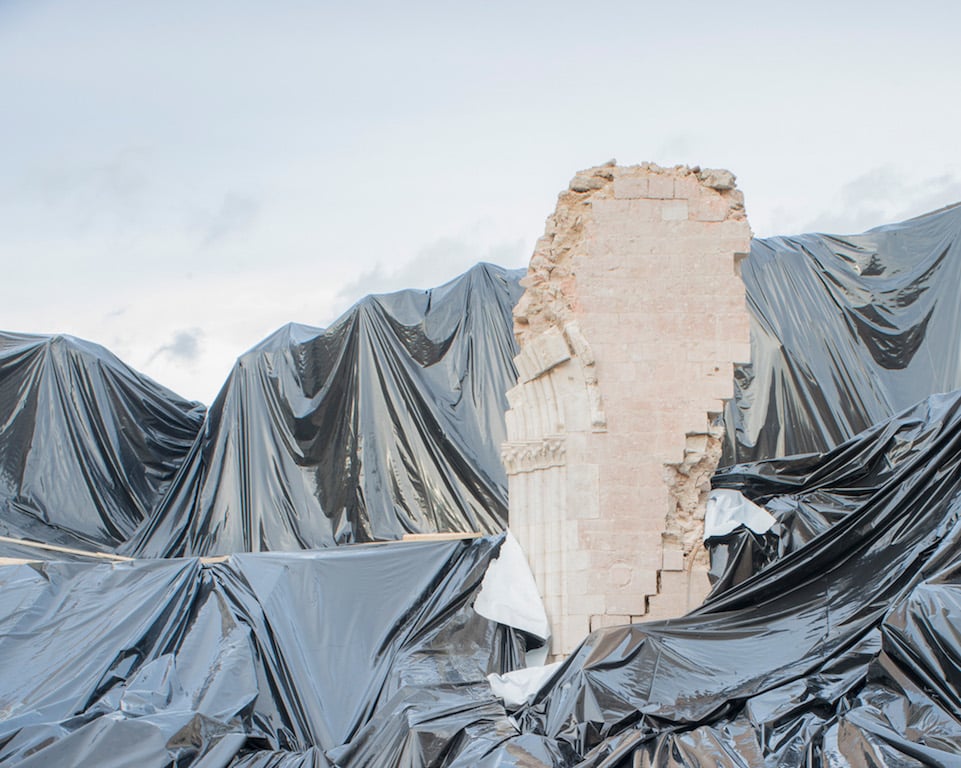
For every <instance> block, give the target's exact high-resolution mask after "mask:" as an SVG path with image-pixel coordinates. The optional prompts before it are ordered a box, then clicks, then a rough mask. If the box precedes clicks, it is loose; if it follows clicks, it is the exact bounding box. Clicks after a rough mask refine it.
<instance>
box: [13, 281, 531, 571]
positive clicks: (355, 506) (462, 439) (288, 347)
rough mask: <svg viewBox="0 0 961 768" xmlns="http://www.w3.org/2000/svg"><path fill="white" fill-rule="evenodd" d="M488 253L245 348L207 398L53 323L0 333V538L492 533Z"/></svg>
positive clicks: (497, 484)
mask: <svg viewBox="0 0 961 768" xmlns="http://www.w3.org/2000/svg"><path fill="white" fill-rule="evenodd" d="M522 274H523V273H522V271H520V270H515V271H509V270H504V269H501V268H499V267H495V266H492V265H489V264H481V265H478V266H477V267H475V268H473V269H471V270H470V271H469V272H467V273H465V274H464V275H463V276H461V277H459V278H457V279H455V280H452V281H451V282H449V283H447V284H446V285H443V286H441V287H439V288H435V289H433V290H429V291H400V292H398V293H394V294H389V295H384V296H369V297H367V298H366V299H364V300H363V301H361V302H359V303H358V304H357V305H355V306H354V307H353V308H352V309H351V310H350V311H348V312H347V313H346V314H345V315H344V316H343V317H342V318H341V319H340V320H339V321H338V322H337V323H335V324H334V325H333V326H331V327H330V328H329V329H326V330H323V329H318V328H311V327H308V326H303V325H288V326H286V327H284V328H282V329H281V330H279V331H278V332H277V333H275V334H273V335H272V336H270V337H269V338H267V339H265V340H264V341H263V342H261V343H260V344H258V345H257V346H256V347H254V348H253V349H251V350H250V351H249V352H247V353H246V354H245V355H243V356H242V357H241V358H240V359H239V360H238V361H237V364H236V365H235V367H234V369H233V371H232V373H231V375H230V377H229V378H228V380H227V382H226V384H225V385H224V387H223V389H222V391H221V392H220V395H219V396H218V397H217V400H216V401H215V403H214V404H213V405H212V406H211V408H210V410H209V412H207V413H206V418H205V410H204V408H203V406H201V405H200V404H199V403H192V402H187V401H185V400H183V399H182V398H180V397H178V396H177V395H175V394H174V393H173V392H170V391H169V390H166V389H164V388H162V387H160V386H158V385H157V384H155V383H154V382H152V381H151V380H149V379H147V378H146V377H144V376H142V375H140V374H138V373H136V372H135V371H133V370H132V369H130V368H128V367H126V366H124V365H123V364H122V363H121V362H120V361H119V360H117V359H116V358H115V357H114V356H113V355H111V354H110V353H109V352H108V351H106V350H105V349H103V348H102V347H98V346H97V345H94V344H90V343H88V342H83V341H79V340H77V339H72V338H70V337H65V336H53V337H49V336H25V335H18V334H4V335H2V336H0V535H7V536H10V537H13V538H25V539H32V540H34V541H40V542H46V543H50V544H56V545H60V546H66V547H73V548H79V549H93V550H97V551H119V552H121V553H123V554H126V555H135V556H140V557H158V556H160V557H173V556H182V555H208V554H228V553H232V552H245V551H261V550H275V551H290V550H299V549H312V548H316V547H327V546H333V545H335V544H346V543H356V542H367V541H381V540H392V539H399V538H401V537H402V536H403V535H404V534H407V533H434V532H480V533H494V532H497V531H500V530H503V528H504V527H505V524H506V520H507V479H506V475H505V473H504V469H503V467H502V465H501V462H500V444H501V443H502V442H503V441H504V439H505V438H506V435H505V427H504V412H505V411H506V409H507V401H506V394H505V393H506V391H507V390H508V389H509V388H510V387H511V386H513V385H514V383H515V382H516V371H515V369H514V362H513V357H514V354H515V352H516V347H515V342H514V336H513V319H512V315H511V311H512V309H513V306H514V304H515V302H516V300H517V298H518V297H519V296H520V292H521V289H520V287H519V284H518V281H519V279H520V277H521V276H522Z"/></svg>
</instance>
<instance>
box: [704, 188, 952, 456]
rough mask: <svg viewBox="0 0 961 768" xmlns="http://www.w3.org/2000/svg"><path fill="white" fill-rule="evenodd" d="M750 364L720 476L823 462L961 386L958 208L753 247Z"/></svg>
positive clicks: (748, 274) (733, 406) (739, 386)
mask: <svg viewBox="0 0 961 768" xmlns="http://www.w3.org/2000/svg"><path fill="white" fill-rule="evenodd" d="M741 276H742V278H743V279H744V286H745V291H746V294H747V300H748V307H749V309H750V311H751V315H752V325H751V362H750V364H747V365H742V366H739V367H737V368H736V370H735V392H734V394H735V396H734V399H733V400H732V401H731V402H730V403H729V404H728V406H727V408H726V409H725V413H724V423H725V428H726V439H725V446H724V458H723V459H722V461H721V464H722V466H726V465H730V464H734V463H739V462H747V461H758V460H761V459H768V458H774V457H778V456H789V455H793V454H800V453H809V452H823V451H826V450H829V449H831V448H834V447H835V446H837V445H840V444H841V443H843V442H844V441H845V440H847V439H848V438H850V437H853V436H854V435H856V434H858V433H860V432H861V431H863V430H865V429H867V428H869V427H870V426H872V425H874V424H877V423H879V422H882V421H884V420H886V419H888V418H890V417H891V416H893V415H895V414H896V413H899V412H900V411H902V410H904V409H905V408H908V407H910V406H912V405H914V404H915V403H917V402H920V401H921V400H923V399H924V398H926V397H927V396H928V395H931V394H935V393H939V392H949V391H953V390H955V389H957V388H959V387H961V345H959V344H958V328H959V327H961V302H959V301H958V300H957V297H958V294H959V292H961V206H955V207H952V208H949V209H946V210H942V211H938V212H935V213H931V214H928V215H925V216H921V217H919V218H916V219H911V220H910V221H906V222H902V223H900V224H891V225H888V226H883V227H878V228H877V229H872V230H870V231H869V232H866V233H864V234H862V235H853V236H845V237H841V236H836V235H818V234H807V235H799V236H796V237H770V238H763V239H761V238H756V239H754V240H753V241H752V243H751V252H750V255H749V256H748V257H747V258H746V259H744V261H742V262H741Z"/></svg>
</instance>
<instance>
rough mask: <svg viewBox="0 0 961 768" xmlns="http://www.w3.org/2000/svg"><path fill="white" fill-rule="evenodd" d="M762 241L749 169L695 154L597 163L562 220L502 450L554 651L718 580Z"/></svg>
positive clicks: (688, 603) (520, 309) (542, 268)
mask: <svg viewBox="0 0 961 768" xmlns="http://www.w3.org/2000/svg"><path fill="white" fill-rule="evenodd" d="M749 243H750V229H749V227H748V224H747V219H746V216H745V213H744V205H743V197H742V195H741V193H740V192H739V191H738V190H737V189H736V188H735V184H734V176H733V175H732V174H731V173H729V172H727V171H715V170H700V169H698V168H687V167H684V166H678V167H675V168H671V169H667V168H660V167H658V166H656V165H652V164H644V165H640V166H633V167H630V168H621V167H618V166H616V165H614V164H613V163H611V164H608V165H604V166H601V167H598V168H592V169H589V170H587V171H582V172H580V173H578V174H577V175H576V176H575V177H574V179H573V180H572V181H571V184H570V187H569V189H567V190H565V191H564V192H562V193H561V194H560V196H559V199H558V204H557V209H556V211H555V212H554V214H553V215H552V216H551V217H549V218H548V220H547V227H546V231H545V234H544V236H543V237H542V238H541V239H540V240H539V241H538V244H537V247H536V249H535V252H534V255H533V257H532V259H531V264H530V270H529V272H528V275H527V277H526V278H525V280H524V283H523V284H524V285H525V287H526V292H525V294H524V296H523V297H522V299H521V301H520V302H519V304H518V306H517V308H516V310H515V313H514V314H515V333H516V335H517V339H518V342H519V343H520V347H521V351H520V354H519V355H518V357H517V366H518V371H519V379H518V384H517V386H516V387H515V388H514V389H512V390H511V391H510V392H509V393H508V400H509V402H510V410H509V411H508V413H507V433H508V442H507V443H505V444H504V447H503V458H504V462H505V466H506V468H507V473H508V479H509V484H510V525H511V528H512V530H513V531H514V533H515V535H516V536H517V538H518V540H519V541H520V543H521V545H522V546H523V547H524V548H525V551H526V552H527V554H528V558H529V560H530V563H531V567H532V569H533V571H534V575H535V578H536V579H537V582H538V584H539V586H540V588H541V590H542V594H543V597H544V600H545V604H546V606H547V609H548V613H549V615H550V617H551V620H552V623H553V627H554V645H553V649H552V652H553V654H554V655H555V657H557V656H563V655H566V654H567V653H569V652H570V651H571V650H572V649H573V648H574V647H575V646H576V645H577V643H578V642H579V641H580V640H582V639H583V637H584V636H585V635H586V634H587V632H588V631H590V630H591V629H596V628H597V627H600V626H607V625H611V624H617V623H627V622H633V621H638V620H642V619H646V618H653V617H666V616H671V615H679V614H681V613H684V612H685V611H686V610H688V609H689V608H692V607H694V606H695V605H697V604H698V603H699V602H700V601H701V600H702V599H703V597H704V595H705V594H706V593H707V586H708V584H707V577H706V571H707V568H706V558H705V557H704V554H703V550H702V548H701V547H700V536H701V531H702V530H703V515H704V501H705V500H706V493H707V490H708V488H709V481H710V477H711V474H712V473H713V471H714V469H715V467H716V466H717V461H718V459H719V456H720V450H719V447H720V443H719V434H720V432H719V429H718V428H717V426H716V421H717V420H718V419H719V416H718V414H720V413H721V412H722V406H723V400H724V399H726V398H729V397H730V396H731V395H732V363H733V362H737V361H746V360H748V359H749V357H750V344H749V320H748V314H747V309H746V307H745V304H744V289H743V285H742V284H741V281H740V278H739V277H738V274H737V266H738V264H739V261H740V259H741V258H742V257H743V256H744V255H745V254H746V253H747V252H748V248H749ZM712 425H714V426H712Z"/></svg>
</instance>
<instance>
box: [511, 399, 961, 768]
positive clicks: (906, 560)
mask: <svg viewBox="0 0 961 768" xmlns="http://www.w3.org/2000/svg"><path fill="white" fill-rule="evenodd" d="M716 482H717V484H719V485H722V486H725V487H728V486H737V487H744V488H750V489H751V491H752V495H753V496H754V497H755V498H757V499H765V498H766V499H767V502H768V503H776V502H778V501H781V500H787V499H790V500H791V501H790V503H794V504H800V505H803V504H804V503H805V502H806V501H807V500H808V499H815V500H817V503H819V504H822V503H824V500H825V499H827V498H831V497H832V496H837V497H838V498H845V499H846V501H845V503H846V505H847V507H848V510H847V514H846V515H844V516H843V518H842V519H840V520H839V521H838V522H836V523H835V524H834V525H833V526H831V527H829V528H828V529H826V530H825V531H823V532H822V533H821V534H820V535H818V536H816V537H815V538H814V539H812V540H811V541H810V542H808V543H807V544H805V545H803V546H800V547H799V548H797V549H794V550H792V551H790V552H788V553H786V554H785V555H784V556H783V557H781V558H780V559H778V560H776V561H775V562H773V563H771V564H770V565H768V566H767V567H766V568H765V569H763V570H762V571H761V572H759V573H757V574H755V575H754V576H752V577H750V578H748V579H747V580H746V581H744V582H743V583H741V584H738V585H736V586H732V587H730V588H729V589H727V591H725V592H724V593H723V594H720V595H718V596H716V597H714V598H711V599H709V600H708V601H707V602H706V603H705V605H704V606H703V607H702V608H699V609H697V610H695V611H693V612H692V613H690V614H689V615H687V616H685V617H682V618H678V619H672V620H669V621H663V622H650V623H647V624H637V625H630V626H625V627H618V628H612V629H604V630H600V631H597V632H594V633H592V634H591V635H590V636H589V637H588V638H587V639H586V640H585V641H584V643H583V645H582V646H581V647H580V648H579V649H577V651H575V653H574V654H573V655H572V656H571V657H570V658H569V659H568V660H567V662H565V664H564V665H563V666H562V668H561V669H560V670H559V672H558V673H557V674H556V675H555V676H554V678H553V679H552V680H551V681H550V682H549V683H548V684H547V686H546V687H545V688H544V689H543V690H542V691H541V692H540V693H539V694H538V697H537V698H536V699H535V700H534V702H533V703H532V704H531V705H530V706H528V707H525V708H523V709H522V710H521V711H520V712H519V713H518V714H517V716H516V717H517V719H518V720H519V722H520V723H521V726H522V730H524V731H525V732H528V733H531V734H534V735H539V736H540V737H541V738H544V739H546V740H547V741H548V742H549V743H554V744H556V745H564V746H566V747H567V748H569V749H570V750H571V751H572V752H573V753H574V754H575V755H576V756H577V757H576V758H575V759H570V760H567V761H564V760H561V761H554V762H552V763H546V764H547V765H558V766H560V765H575V764H577V765H583V766H608V767H613V766H619V767H620V766H633V765H658V766H682V765H703V764H704V761H708V762H710V764H711V765H723V766H755V765H762V764H764V765H803V764H813V765H822V764H823V765H842V766H843V765H852V766H854V765H891V766H894V765H914V764H916V763H912V762H911V759H912V758H911V756H912V755H914V756H917V755H923V756H925V757H924V760H926V761H927V762H926V763H924V764H942V765H953V764H956V763H957V757H956V756H957V754H959V752H958V750H959V748H961V720H959V714H961V711H959V708H958V702H959V701H961V689H959V688H958V687H957V686H958V684H959V683H961V672H959V669H961V668H959V667H958V663H959V659H961V644H959V642H958V638H959V637H961V635H959V628H961V602H958V598H957V595H958V594H959V592H958V590H959V589H961V587H959V584H961V578H959V576H958V574H959V572H961V525H959V513H961V393H954V394H950V395H939V396H934V397H932V398H931V399H929V400H928V401H925V402H924V403H922V404H920V405H918V406H916V407H915V408H913V409H910V410H908V411H906V412H905V413H903V414H900V415H899V416H898V417H896V418H894V419H892V420H891V421H890V422H888V423H886V424H883V425H879V426H878V427H876V428H874V429H872V430H869V431H868V432H866V433H864V434H863V435H861V436H859V437H857V438H855V439H852V440H851V441H849V442H847V443H845V444H843V445H842V446H840V447H838V448H837V449H835V450H833V451H831V452H828V453H827V454H825V455H823V456H820V457H815V456H811V455H808V456H802V457H799V458H797V459H791V458H786V459H777V460H772V461H769V462H761V463H758V464H748V465H739V466H736V467H733V468H731V469H729V470H727V471H725V472H724V473H722V474H721V475H719V477H718V478H717V479H716ZM849 494H850V495H849ZM912 744H913V745H914V746H911V745H912ZM504 749H505V746H504V745H502V746H500V747H498V748H497V750H499V751H500V752H501V760H502V763H501V764H503V765H524V766H527V765H536V764H538V763H536V762H530V761H527V762H525V761H516V762H512V761H511V760H509V759H507V757H506V753H504V752H503V750H504Z"/></svg>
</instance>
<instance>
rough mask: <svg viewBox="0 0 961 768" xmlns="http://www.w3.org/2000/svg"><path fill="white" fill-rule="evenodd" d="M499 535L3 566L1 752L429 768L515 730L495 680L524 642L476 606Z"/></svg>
mask: <svg viewBox="0 0 961 768" xmlns="http://www.w3.org/2000/svg"><path fill="white" fill-rule="evenodd" d="M502 541H503V536H501V537H496V538H486V539H473V540H460V541H443V542H418V543H410V544H393V545H383V546H380V545H370V546H359V547H350V548H338V549H331V550H323V551H317V552H303V553H293V554H291V553H286V554H273V553H260V554H243V555H234V556H231V557H228V558H223V559H221V560H217V561H214V562H202V561H201V560H199V559H196V558H191V559H174V560H137V561H129V562H122V563H99V564H89V563H77V562H69V563H68V562H42V563H31V564H22V565H8V566H3V567H0V658H2V659H3V674H2V675H0V765H4V766H6V765H18V766H34V765H38V766H40V765H42V766H50V765H107V766H114V765H115V766H121V765H123V766H130V765H137V766H142V768H148V767H149V766H166V765H171V764H176V765H178V766H184V767H185V766H200V765H203V766H210V765H218V766H225V765H236V766H283V768H293V766H323V767H324V768H326V767H327V766H328V765H331V764H332V763H331V762H330V759H329V757H328V753H329V754H335V755H342V756H344V762H339V763H338V764H342V765H383V766H386V765H397V766H402V765H409V766H427V765H430V764H435V762H434V757H435V756H436V754H437V753H438V750H442V749H443V748H444V746H443V745H444V744H445V743H446V741H447V740H449V739H456V738H457V737H458V734H460V733H461V732H462V730H463V729H464V728H469V729H471V730H470V734H474V733H476V734H482V733H484V732H485V731H490V736H489V737H488V738H489V740H490V743H492V744H496V743H498V742H499V741H500V740H503V739H504V738H505V737H506V736H507V735H516V729H513V728H511V727H509V724H508V721H507V720H506V715H505V712H504V708H503V705H502V704H501V703H500V702H499V701H498V700H497V699H496V698H495V697H494V696H493V694H492V693H491V692H490V687H489V686H488V684H487V682H486V679H485V678H486V675H488V674H489V673H494V672H497V673H501V672H507V671H510V670H512V669H515V668H516V667H517V666H518V665H520V664H521V663H522V659H523V655H524V652H525V650H526V645H527V643H528V642H529V641H532V638H530V636H529V635H527V634H526V633H521V632H518V631H515V630H514V629H512V628H510V627H507V626H505V625H503V624H498V623H497V622H494V621H491V620H489V619H486V618H484V617H482V616H480V615H479V614H477V613H476V612H475V611H474V610H473V608H472V605H473V601H474V599H475V598H476V595H477V592H478V590H479V589H480V587H481V583H482V581H483V577H484V574H485V572H486V569H487V566H488V565H489V564H490V562H491V561H492V559H493V558H496V557H497V555H498V553H499V549H500V546H501V543H502ZM401 713H406V721H405V718H404V717H402V716H401ZM485 714H486V716H487V719H488V720H489V721H490V722H489V723H485V722H484V717H483V716H484V715H485ZM505 728H507V730H506V731H505V730H504V729H505ZM470 734H467V733H466V732H465V734H464V735H463V736H462V738H463V739H466V740H468V741H469V740H470ZM480 743H481V742H479V741H478V742H477V744H476V745H475V748H477V747H479V745H480ZM383 749H387V750H388V751H387V752H384V751H382V750H383ZM392 750H393V751H392Z"/></svg>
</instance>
